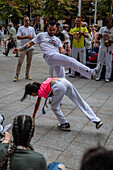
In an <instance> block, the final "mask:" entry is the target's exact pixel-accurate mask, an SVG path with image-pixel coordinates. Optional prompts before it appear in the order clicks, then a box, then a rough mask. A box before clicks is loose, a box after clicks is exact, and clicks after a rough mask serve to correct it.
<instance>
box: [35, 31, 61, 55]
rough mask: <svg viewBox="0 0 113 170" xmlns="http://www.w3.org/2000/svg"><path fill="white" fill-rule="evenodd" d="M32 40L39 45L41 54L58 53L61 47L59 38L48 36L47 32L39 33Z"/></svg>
mask: <svg viewBox="0 0 113 170" xmlns="http://www.w3.org/2000/svg"><path fill="white" fill-rule="evenodd" d="M32 41H33V42H34V43H35V44H39V45H40V48H41V50H42V52H43V54H48V55H49V54H55V53H59V47H62V42H61V40H60V39H59V38H57V37H56V36H49V34H48V32H42V33H39V34H38V35H37V36H36V38H34V39H33V40H32Z"/></svg>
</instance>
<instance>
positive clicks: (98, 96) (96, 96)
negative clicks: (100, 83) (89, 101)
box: [91, 90, 110, 100]
mask: <svg viewBox="0 0 113 170" xmlns="http://www.w3.org/2000/svg"><path fill="white" fill-rule="evenodd" d="M109 96H110V95H109V94H108V93H107V92H100V91H99V90H97V91H95V92H94V93H93V94H92V95H91V97H93V98H94V99H100V100H107V99H108V98H109Z"/></svg>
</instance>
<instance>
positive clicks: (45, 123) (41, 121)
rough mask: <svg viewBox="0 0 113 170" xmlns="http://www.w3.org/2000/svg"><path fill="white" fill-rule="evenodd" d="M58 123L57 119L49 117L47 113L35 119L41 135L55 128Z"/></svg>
mask: <svg viewBox="0 0 113 170" xmlns="http://www.w3.org/2000/svg"><path fill="white" fill-rule="evenodd" d="M56 124H57V120H53V119H50V118H47V117H46V116H45V115H41V116H39V117H37V118H36V120H35V126H36V130H38V133H39V134H41V135H44V134H46V133H47V132H49V131H50V130H51V129H53V128H54V126H56ZM55 128H56V127H55Z"/></svg>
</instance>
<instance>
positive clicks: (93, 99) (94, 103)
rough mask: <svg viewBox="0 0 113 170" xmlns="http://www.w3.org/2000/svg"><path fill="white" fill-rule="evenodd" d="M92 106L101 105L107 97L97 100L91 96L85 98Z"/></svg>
mask: <svg viewBox="0 0 113 170" xmlns="http://www.w3.org/2000/svg"><path fill="white" fill-rule="evenodd" d="M85 101H86V102H87V103H88V104H89V105H90V106H96V107H101V106H103V104H104V103H105V102H106V100H105V99H100V100H97V99H96V98H94V97H92V96H90V97H88V98H87V99H86V100H85Z"/></svg>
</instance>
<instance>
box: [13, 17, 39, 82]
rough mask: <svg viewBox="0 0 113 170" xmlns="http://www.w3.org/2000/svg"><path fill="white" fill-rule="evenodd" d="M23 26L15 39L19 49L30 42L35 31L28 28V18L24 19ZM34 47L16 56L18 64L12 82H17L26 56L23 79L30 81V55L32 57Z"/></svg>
mask: <svg viewBox="0 0 113 170" xmlns="http://www.w3.org/2000/svg"><path fill="white" fill-rule="evenodd" d="M23 22H24V25H23V26H20V27H19V29H18V32H17V39H18V40H20V48H21V47H22V46H23V45H24V44H26V43H28V42H30V41H31V40H32V39H33V38H34V37H35V36H36V34H35V29H34V28H33V27H30V26H29V23H30V20H29V17H27V16H25V17H24V20H23ZM33 50H34V46H32V47H31V48H29V49H26V50H24V51H21V52H20V53H19V56H18V64H17V69H16V76H15V77H14V80H13V81H14V82H16V81H18V77H19V74H20V70H21V66H22V63H23V61H24V58H25V55H26V56H27V64H26V75H25V79H28V80H32V79H31V77H30V76H29V71H30V67H31V61H32V55H33Z"/></svg>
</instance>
